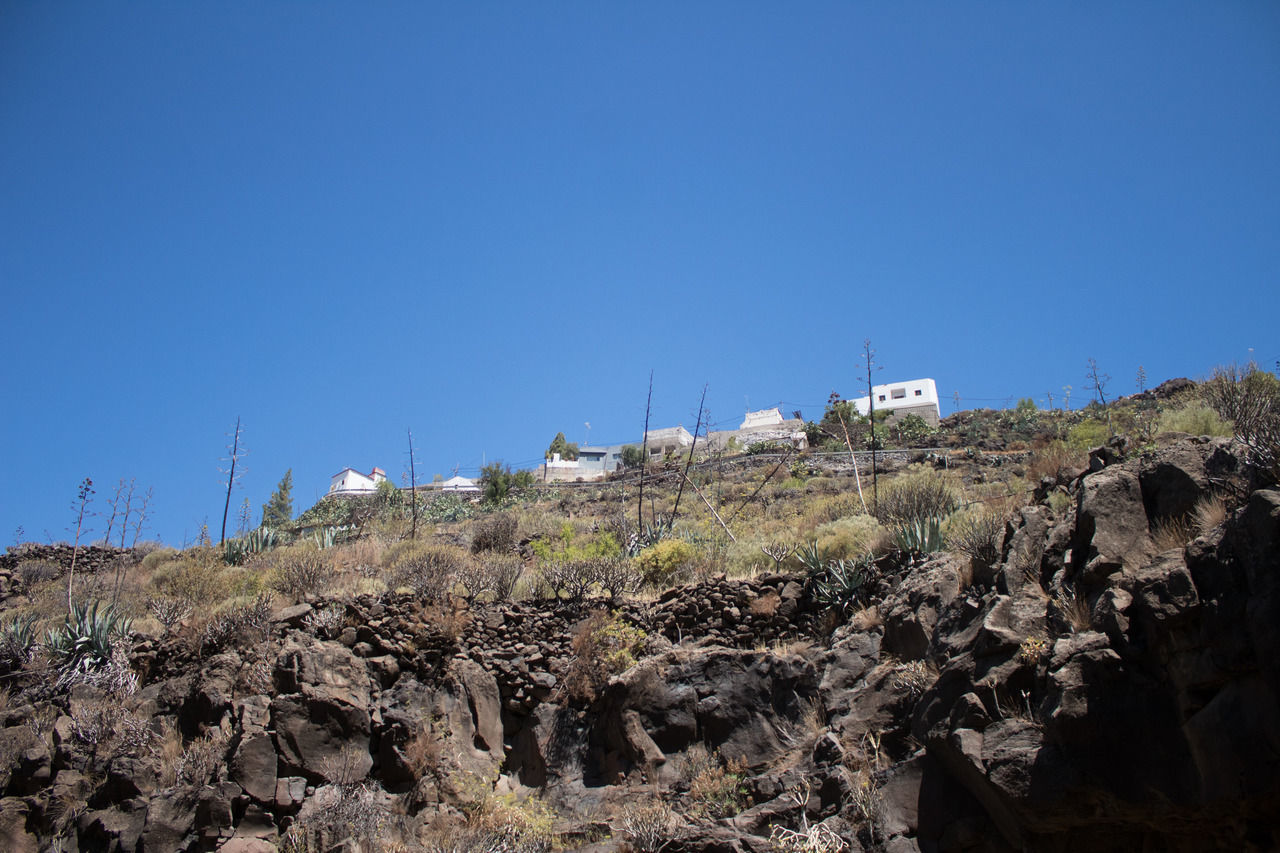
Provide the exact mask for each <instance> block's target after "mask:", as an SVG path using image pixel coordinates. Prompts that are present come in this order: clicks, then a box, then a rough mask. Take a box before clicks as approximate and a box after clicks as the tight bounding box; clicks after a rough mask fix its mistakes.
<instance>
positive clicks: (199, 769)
mask: <svg viewBox="0 0 1280 853" xmlns="http://www.w3.org/2000/svg"><path fill="white" fill-rule="evenodd" d="M170 737H171V736H166V737H165V740H166V741H169V742H170V743H171V740H170ZM179 742H181V739H180V738H179ZM165 748H166V747H162V750H163V749H165ZM169 748H171V747H169ZM226 758H227V735H226V733H225V732H223V731H222V730H221V729H210V730H209V731H207V732H205V734H204V736H203V737H198V738H195V739H194V740H192V741H191V742H190V743H189V744H187V745H186V747H185V748H183V750H182V753H181V754H180V755H179V756H178V757H177V758H176V759H175V760H174V761H172V762H166V763H165V764H163V765H162V772H161V776H160V781H161V787H164V788H174V787H200V786H202V785H204V784H206V783H207V782H208V781H209V777H210V776H212V775H213V774H214V772H215V771H216V770H217V769H218V768H219V767H222V766H224V765H225V764H226Z"/></svg>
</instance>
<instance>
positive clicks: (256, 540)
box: [223, 527, 280, 566]
mask: <svg viewBox="0 0 1280 853" xmlns="http://www.w3.org/2000/svg"><path fill="white" fill-rule="evenodd" d="M279 544H280V534H279V533H277V532H276V531H275V530H272V529H271V528H270V527H259V528H258V529H256V530H252V531H250V532H249V534H248V535H247V536H244V537H242V538H240V539H228V540H227V544H226V545H225V546H224V548H223V551H224V553H223V558H224V559H225V560H226V563H227V565H229V566H238V565H240V564H241V563H243V562H244V561H245V560H247V559H249V558H250V557H252V556H253V555H254V554H263V553H265V552H267V551H270V550H271V549H272V548H274V547H276V546H277V545H279Z"/></svg>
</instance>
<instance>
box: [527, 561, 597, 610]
mask: <svg viewBox="0 0 1280 853" xmlns="http://www.w3.org/2000/svg"><path fill="white" fill-rule="evenodd" d="M592 563H593V561H591V560H551V561H550V562H546V563H543V564H542V565H541V566H539V567H538V575H539V577H540V578H541V579H542V585H543V586H544V588H545V589H547V590H549V591H550V593H551V595H552V596H559V595H560V594H561V593H564V594H565V595H566V596H567V597H568V598H569V600H570V601H581V600H582V599H583V598H584V597H585V596H586V594H587V593H588V592H589V591H590V590H591V586H592V585H593V584H594V583H595V572H594V570H593V569H594V567H593V564H592Z"/></svg>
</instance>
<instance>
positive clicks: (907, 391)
mask: <svg viewBox="0 0 1280 853" xmlns="http://www.w3.org/2000/svg"><path fill="white" fill-rule="evenodd" d="M871 397H874V398H875V404H876V411H878V412H883V411H886V410H889V409H892V410H893V417H892V418H891V420H895V421H896V420H899V419H900V418H904V417H906V416H907V415H919V416H920V417H921V418H923V419H924V422H925V423H927V424H928V425H929V426H934V427H936V426H937V425H938V421H939V420H940V419H941V412H940V411H939V409H938V386H937V385H935V384H934V381H933V380H932V379H908V380H905V381H903V382H887V383H885V384H884V385H874V386H872V388H871ZM871 397H858V398H857V399H856V400H851V401H850V402H852V403H853V405H854V408H856V409H857V410H858V414H860V415H864V416H865V415H866V414H867V412H869V411H870V410H871Z"/></svg>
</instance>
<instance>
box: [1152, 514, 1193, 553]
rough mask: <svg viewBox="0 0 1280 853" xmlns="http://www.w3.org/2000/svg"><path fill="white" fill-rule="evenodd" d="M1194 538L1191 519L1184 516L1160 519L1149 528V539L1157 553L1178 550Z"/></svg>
mask: <svg viewBox="0 0 1280 853" xmlns="http://www.w3.org/2000/svg"><path fill="white" fill-rule="evenodd" d="M1194 538H1195V533H1194V532H1193V529H1192V524H1191V521H1190V520H1188V519H1187V518H1185V517H1183V518H1165V519H1161V520H1160V521H1157V522H1156V523H1155V526H1154V527H1153V528H1152V529H1151V541H1152V542H1153V543H1155V546H1156V551H1157V552H1158V553H1164V552H1165V551H1174V550H1178V551H1180V550H1182V549H1183V548H1185V547H1187V545H1188V543H1190V542H1191V540H1192V539H1194Z"/></svg>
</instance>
